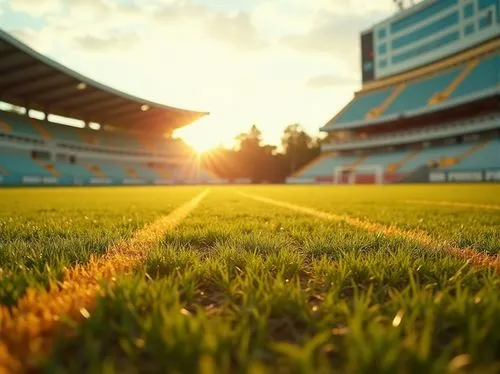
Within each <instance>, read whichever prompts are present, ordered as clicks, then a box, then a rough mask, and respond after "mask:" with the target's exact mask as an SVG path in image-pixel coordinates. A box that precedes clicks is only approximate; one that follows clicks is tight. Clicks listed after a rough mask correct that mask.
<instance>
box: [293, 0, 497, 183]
mask: <svg viewBox="0 0 500 374" xmlns="http://www.w3.org/2000/svg"><path fill="white" fill-rule="evenodd" d="M474 10H477V12H475V13H474ZM471 12H472V13H471ZM471 24H472V25H474V30H475V31H474V32H473V33H471V32H470V29H471V26H470V25H471ZM452 33H454V34H456V35H457V36H456V38H455V37H454V38H451V39H449V40H448V41H447V42H446V43H445V44H443V45H441V46H440V47H439V48H437V47H435V46H436V45H437V44H439V43H441V41H442V40H443V37H444V36H446V35H451V34H452ZM361 50H362V61H361V66H362V74H361V75H362V81H363V86H362V89H361V90H360V91H359V92H357V93H356V94H355V95H354V98H353V99H352V100H351V102H350V103H349V104H347V106H346V107H345V108H344V109H342V110H341V111H340V112H339V114H337V115H336V116H335V117H333V118H332V120H330V121H329V122H328V123H327V124H326V125H325V126H323V127H322V129H321V130H322V131H325V132H326V133H327V137H326V139H325V141H324V143H323V145H322V155H320V157H319V158H318V159H316V160H314V161H313V162H312V163H311V164H309V165H307V166H306V167H304V168H302V169H300V170H298V171H297V172H296V173H294V174H293V175H292V176H291V177H289V178H288V180H287V181H288V182H289V183H374V182H377V181H378V182H381V183H389V182H396V181H397V182H404V181H412V182H415V181H422V182H425V181H441V182H443V181H447V180H449V181H466V180H467V177H468V176H471V178H472V179H471V180H473V181H479V180H493V179H495V178H497V177H498V178H499V179H500V146H499V139H500V138H499V136H500V2H498V1H496V0H495V1H494V0H471V1H468V2H460V1H457V0H443V1H439V2H436V1H431V0H424V1H422V2H420V3H418V4H416V5H414V6H412V7H410V8H409V9H406V10H404V11H402V12H400V13H397V14H396V15H394V16H392V17H390V18H389V19H386V20H384V21H382V22H380V23H379V24H377V25H375V26H374V27H373V28H371V29H369V30H366V31H364V32H363V33H362V34H361ZM414 50H418V51H419V52H418V53H413V52H412V51H414ZM410 52H411V53H410ZM402 56H404V58H403V57H402ZM354 160H359V161H358V162H357V163H355V162H354ZM379 170H380V171H381V173H383V175H382V177H381V178H378V177H377V173H378V172H379ZM423 170H424V171H425V173H423V172H422V171H423ZM461 171H463V172H464V174H463V175H462V176H461V175H460V174H459V173H460V172H461ZM471 171H473V172H475V173H470V172H471ZM417 172H418V175H419V179H415V175H416V173H417ZM465 172H469V173H468V174H467V173H465ZM431 175H433V176H434V177H435V178H434V179H433V178H431V177H430V176H431ZM448 176H450V177H449V178H448ZM451 176H452V177H451ZM478 176H479V177H478ZM487 176H489V177H487Z"/></svg>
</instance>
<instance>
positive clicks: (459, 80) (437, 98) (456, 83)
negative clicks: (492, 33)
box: [428, 58, 479, 105]
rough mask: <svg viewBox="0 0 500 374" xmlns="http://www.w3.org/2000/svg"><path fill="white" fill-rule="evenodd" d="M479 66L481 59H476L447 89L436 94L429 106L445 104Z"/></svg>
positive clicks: (470, 62)
mask: <svg viewBox="0 0 500 374" xmlns="http://www.w3.org/2000/svg"><path fill="white" fill-rule="evenodd" d="M478 64H479V59H477V58H475V59H473V60H471V61H469V63H468V64H467V65H466V66H465V67H464V68H463V70H462V71H461V72H460V74H458V75H457V77H456V78H455V79H454V80H453V82H451V83H450V84H449V85H448V87H446V88H445V89H444V90H442V91H439V92H436V93H435V94H434V95H433V96H432V97H431V98H430V99H429V102H428V104H429V105H435V104H439V103H441V102H443V101H444V100H446V99H448V98H449V97H450V96H451V94H452V93H453V92H454V91H455V90H456V89H457V87H458V86H459V85H460V83H462V82H463V81H464V79H465V78H467V76H468V75H469V74H470V72H471V71H472V70H474V68H475V67H476V66H477V65H478Z"/></svg>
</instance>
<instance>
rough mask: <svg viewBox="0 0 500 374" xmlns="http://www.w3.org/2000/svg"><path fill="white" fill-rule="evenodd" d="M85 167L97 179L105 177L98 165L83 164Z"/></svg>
mask: <svg viewBox="0 0 500 374" xmlns="http://www.w3.org/2000/svg"><path fill="white" fill-rule="evenodd" d="M83 167H84V168H85V169H87V170H88V171H89V172H90V173H92V174H93V175H94V176H95V177H105V175H104V173H103V171H102V170H101V168H100V167H99V166H98V165H93V164H83Z"/></svg>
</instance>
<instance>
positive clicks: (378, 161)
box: [359, 151, 410, 168]
mask: <svg viewBox="0 0 500 374" xmlns="http://www.w3.org/2000/svg"><path fill="white" fill-rule="evenodd" d="M409 153H410V151H397V152H384V153H373V154H370V155H369V156H368V157H367V158H365V159H364V160H363V162H361V163H360V164H359V166H366V165H382V166H384V168H386V167H387V166H388V165H390V164H394V163H396V162H398V161H399V160H401V159H402V158H403V157H405V156H406V155H408V154H409Z"/></svg>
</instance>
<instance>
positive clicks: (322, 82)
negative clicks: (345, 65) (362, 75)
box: [306, 74, 359, 88]
mask: <svg viewBox="0 0 500 374" xmlns="http://www.w3.org/2000/svg"><path fill="white" fill-rule="evenodd" d="M357 84H359V81H358V79H355V78H352V77H346V76H338V75H330V74H323V75H317V76H315V77H312V78H310V79H308V80H307V82H306V87H307V88H329V87H339V86H356V85H357Z"/></svg>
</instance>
